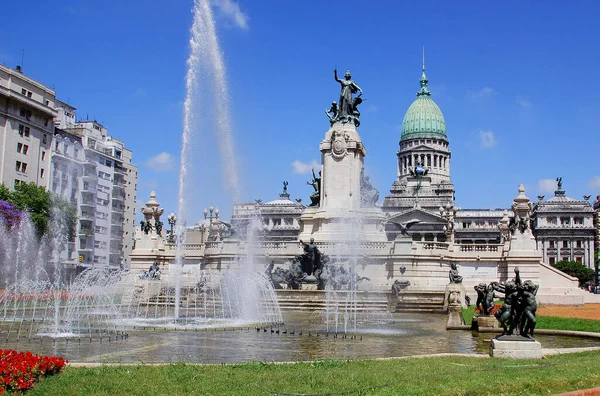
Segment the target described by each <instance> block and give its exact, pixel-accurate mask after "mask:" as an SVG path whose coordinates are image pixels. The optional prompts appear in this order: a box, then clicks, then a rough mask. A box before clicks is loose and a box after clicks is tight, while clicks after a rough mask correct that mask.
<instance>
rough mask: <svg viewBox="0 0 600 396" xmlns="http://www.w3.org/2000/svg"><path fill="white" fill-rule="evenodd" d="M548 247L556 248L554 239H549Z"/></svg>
mask: <svg viewBox="0 0 600 396" xmlns="http://www.w3.org/2000/svg"><path fill="white" fill-rule="evenodd" d="M548 247H549V248H550V249H554V248H555V246H554V241H548Z"/></svg>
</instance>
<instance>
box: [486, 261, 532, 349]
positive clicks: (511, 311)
mask: <svg viewBox="0 0 600 396" xmlns="http://www.w3.org/2000/svg"><path fill="white" fill-rule="evenodd" d="M538 288H539V286H538V285H535V284H534V283H533V282H532V281H530V280H527V281H525V282H524V283H522V282H521V276H520V274H519V268H518V267H516V268H515V278H514V279H513V280H511V281H508V282H506V284H505V285H502V284H497V285H495V289H496V290H498V291H501V292H503V293H504V294H505V297H504V305H503V306H502V308H501V309H500V310H498V311H496V313H495V314H494V316H496V319H498V321H499V322H500V323H501V324H502V328H503V330H504V332H503V334H506V335H512V334H513V333H514V332H515V330H516V331H517V332H518V334H519V335H521V336H522V337H529V336H531V337H533V332H534V329H535V325H536V319H535V313H536V310H537V302H536V294H537V291H538Z"/></svg>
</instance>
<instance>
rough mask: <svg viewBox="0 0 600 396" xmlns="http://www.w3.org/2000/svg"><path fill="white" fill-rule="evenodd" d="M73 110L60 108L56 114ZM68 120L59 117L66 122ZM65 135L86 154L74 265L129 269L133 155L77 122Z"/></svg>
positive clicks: (92, 125) (103, 132) (92, 124)
mask: <svg viewBox="0 0 600 396" xmlns="http://www.w3.org/2000/svg"><path fill="white" fill-rule="evenodd" d="M74 110H75V109H74V108H73V107H72V106H63V107H61V110H60V111H61V112H63V113H68V112H72V111H74ZM68 118H69V117H66V115H64V116H63V117H62V119H63V120H66V121H65V122H68ZM66 131H68V132H69V133H71V134H74V135H76V136H78V137H80V138H81V143H82V147H83V151H84V160H83V172H82V177H81V184H80V191H81V194H80V199H79V200H78V217H79V223H80V224H79V227H80V228H79V232H78V235H79V241H78V243H79V258H78V260H79V262H80V264H81V265H84V266H111V267H118V268H127V263H128V261H129V253H130V252H131V250H132V248H133V246H132V245H133V242H132V238H131V235H133V231H134V221H135V220H134V218H135V190H136V188H137V167H135V165H133V164H131V158H132V155H131V151H130V150H128V149H126V148H125V145H124V143H123V142H122V141H120V140H118V139H115V138H113V137H111V136H108V131H107V129H106V128H105V127H104V126H103V125H102V124H100V123H98V122H96V121H80V122H75V124H74V126H73V127H72V128H66ZM131 186H133V187H131ZM127 194H129V196H128V195H127ZM124 241H125V242H126V243H124Z"/></svg>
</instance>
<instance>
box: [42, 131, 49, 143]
mask: <svg viewBox="0 0 600 396" xmlns="http://www.w3.org/2000/svg"><path fill="white" fill-rule="evenodd" d="M42 143H44V144H46V143H48V135H46V134H45V133H44V137H43V138H42Z"/></svg>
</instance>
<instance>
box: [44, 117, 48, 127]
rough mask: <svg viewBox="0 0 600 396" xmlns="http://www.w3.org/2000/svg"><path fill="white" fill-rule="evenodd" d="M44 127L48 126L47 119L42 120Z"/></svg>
mask: <svg viewBox="0 0 600 396" xmlns="http://www.w3.org/2000/svg"><path fill="white" fill-rule="evenodd" d="M44 126H48V119H47V118H46V119H45V120H44Z"/></svg>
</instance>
